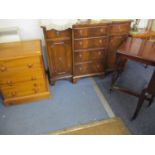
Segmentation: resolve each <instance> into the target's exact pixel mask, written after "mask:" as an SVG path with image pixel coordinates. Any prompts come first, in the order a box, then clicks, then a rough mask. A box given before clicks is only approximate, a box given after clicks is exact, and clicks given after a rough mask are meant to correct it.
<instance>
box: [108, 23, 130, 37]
mask: <svg viewBox="0 0 155 155" xmlns="http://www.w3.org/2000/svg"><path fill="white" fill-rule="evenodd" d="M129 30H130V23H123V24H113V25H111V28H110V34H111V35H113V34H118V33H120V34H127V33H128V32H129Z"/></svg>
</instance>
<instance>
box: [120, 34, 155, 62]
mask: <svg viewBox="0 0 155 155" xmlns="http://www.w3.org/2000/svg"><path fill="white" fill-rule="evenodd" d="M118 54H123V55H127V56H130V57H135V58H138V59H139V60H144V61H150V62H153V63H154V65H155V42H153V41H149V40H145V39H139V38H132V37H129V38H128V39H127V40H126V42H124V43H123V44H122V45H121V47H120V48H119V49H118Z"/></svg>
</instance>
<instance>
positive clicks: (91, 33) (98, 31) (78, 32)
mask: <svg viewBox="0 0 155 155" xmlns="http://www.w3.org/2000/svg"><path fill="white" fill-rule="evenodd" d="M107 34H108V26H102V27H90V28H79V29H74V38H87V37H97V36H104V35H107Z"/></svg>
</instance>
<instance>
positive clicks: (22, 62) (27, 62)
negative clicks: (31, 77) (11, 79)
mask: <svg viewBox="0 0 155 155" xmlns="http://www.w3.org/2000/svg"><path fill="white" fill-rule="evenodd" d="M41 61H42V60H41V58H40V56H35V57H27V58H20V59H13V60H4V61H0V73H5V72H9V71H14V70H18V69H21V70H24V69H32V68H36V67H40V66H41V65H42V62H41Z"/></svg>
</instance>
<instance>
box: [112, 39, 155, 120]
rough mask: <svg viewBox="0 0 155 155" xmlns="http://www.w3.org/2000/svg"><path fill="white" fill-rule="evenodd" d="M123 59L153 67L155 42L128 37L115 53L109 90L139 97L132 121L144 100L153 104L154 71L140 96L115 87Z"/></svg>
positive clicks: (154, 91)
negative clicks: (114, 64)
mask: <svg viewBox="0 0 155 155" xmlns="http://www.w3.org/2000/svg"><path fill="white" fill-rule="evenodd" d="M124 58H125V59H130V60H133V61H137V62H140V63H143V64H145V65H152V66H155V42H153V41H148V40H145V39H138V38H131V37H129V38H127V39H126V41H125V42H124V43H123V44H122V45H121V46H120V48H119V49H118V51H117V61H116V68H115V72H114V73H113V77H112V84H111V90H119V91H123V92H125V93H128V94H131V95H134V96H136V97H139V101H138V104H137V107H136V110H135V112H134V115H133V116H132V120H133V119H135V118H136V117H137V115H138V113H139V111H140V109H141V107H142V104H143V103H144V100H148V101H149V105H151V104H152V103H153V99H154V96H155V71H154V73H153V75H152V78H151V80H150V82H149V84H148V86H147V87H146V88H144V89H143V90H142V92H141V93H140V94H139V93H135V92H133V91H131V90H128V89H126V88H120V87H118V86H115V82H116V81H117V79H118V77H119V75H120V73H121V72H122V71H123V69H122V60H123V59H124Z"/></svg>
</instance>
